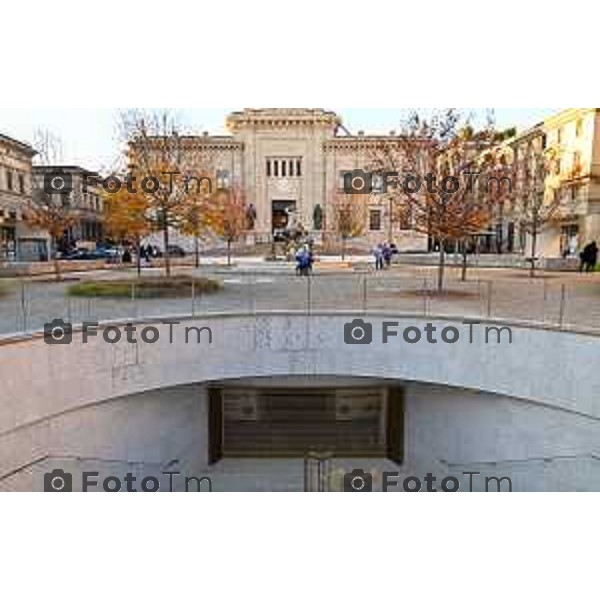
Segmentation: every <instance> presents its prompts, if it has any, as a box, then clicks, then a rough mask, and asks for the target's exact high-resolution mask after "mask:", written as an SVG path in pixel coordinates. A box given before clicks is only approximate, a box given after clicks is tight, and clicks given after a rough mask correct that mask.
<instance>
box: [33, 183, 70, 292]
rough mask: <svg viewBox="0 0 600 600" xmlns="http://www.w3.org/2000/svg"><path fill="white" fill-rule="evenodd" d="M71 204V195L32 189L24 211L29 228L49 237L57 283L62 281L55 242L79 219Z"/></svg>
mask: <svg viewBox="0 0 600 600" xmlns="http://www.w3.org/2000/svg"><path fill="white" fill-rule="evenodd" d="M73 204H74V203H73V198H72V194H71V195H63V194H47V193H46V192H45V191H44V190H43V189H38V188H34V189H33V191H32V198H31V201H30V202H28V204H27V205H26V207H25V210H24V214H25V216H26V218H27V222H28V224H29V226H30V227H31V228H33V229H39V230H41V231H45V232H47V233H48V235H49V236H50V243H51V248H50V249H49V251H50V255H51V256H52V258H53V262H54V273H55V277H56V280H57V281H60V280H61V279H62V275H61V269H60V260H59V258H58V252H57V242H58V241H59V240H60V239H62V238H63V236H64V235H65V231H67V230H68V229H69V227H71V226H73V225H74V224H75V223H76V222H77V220H78V218H79V211H78V210H77V209H76V208H75V207H74V205H73Z"/></svg>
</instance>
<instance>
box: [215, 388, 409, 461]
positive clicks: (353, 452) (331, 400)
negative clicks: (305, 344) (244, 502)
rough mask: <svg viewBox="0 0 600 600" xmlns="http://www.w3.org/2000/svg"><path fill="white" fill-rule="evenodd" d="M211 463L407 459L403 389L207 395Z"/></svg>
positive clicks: (260, 390) (225, 391) (231, 390)
mask: <svg viewBox="0 0 600 600" xmlns="http://www.w3.org/2000/svg"><path fill="white" fill-rule="evenodd" d="M208 427H209V431H208V439H209V460H210V462H211V463H213V464H214V463H216V462H218V461H219V460H221V459H222V458H257V459H261V458H264V459H270V458H302V457H306V456H307V455H309V454H311V453H314V452H319V453H326V454H329V455H331V456H335V457H340V458H355V457H356V458H358V457H360V458H389V459H391V460H393V461H395V462H397V463H399V464H400V463H402V461H403V459H404V390H403V388H401V387H368V388H365V387H359V388H334V387H321V388H285V387H276V388H269V387H266V388H254V389H252V388H245V387H235V386H217V387H215V386H213V387H211V389H210V393H209V418H208Z"/></svg>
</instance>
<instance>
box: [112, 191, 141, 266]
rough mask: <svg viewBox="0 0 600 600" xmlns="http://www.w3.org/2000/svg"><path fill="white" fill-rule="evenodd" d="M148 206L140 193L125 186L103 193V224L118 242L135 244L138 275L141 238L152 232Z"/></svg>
mask: <svg viewBox="0 0 600 600" xmlns="http://www.w3.org/2000/svg"><path fill="white" fill-rule="evenodd" d="M148 213H149V207H148V202H147V201H146V198H145V197H144V195H142V194H134V193H131V192H129V191H128V190H127V188H125V187H121V189H120V190H119V191H117V192H115V193H109V192H106V193H105V194H104V226H105V228H106V230H107V232H108V233H109V234H110V235H111V236H112V237H113V238H116V240H118V241H119V242H121V243H123V242H128V243H131V244H133V245H134V246H135V249H136V264H137V272H138V277H139V276H140V275H141V271H142V263H141V252H140V250H141V245H142V239H143V238H144V237H146V236H147V235H149V234H150V233H151V232H152V225H151V219H149V218H148Z"/></svg>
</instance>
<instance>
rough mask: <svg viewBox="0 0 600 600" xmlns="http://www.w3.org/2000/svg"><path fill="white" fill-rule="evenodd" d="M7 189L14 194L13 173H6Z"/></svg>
mask: <svg viewBox="0 0 600 600" xmlns="http://www.w3.org/2000/svg"><path fill="white" fill-rule="evenodd" d="M6 187H7V188H8V189H9V190H10V191H11V192H12V190H13V174H12V171H6Z"/></svg>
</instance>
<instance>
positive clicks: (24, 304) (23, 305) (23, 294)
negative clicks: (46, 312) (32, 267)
mask: <svg viewBox="0 0 600 600" xmlns="http://www.w3.org/2000/svg"><path fill="white" fill-rule="evenodd" d="M25 285H26V284H25V282H24V281H22V282H21V312H22V313H23V331H25V332H26V331H27V325H28V323H27V293H26V290H25Z"/></svg>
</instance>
